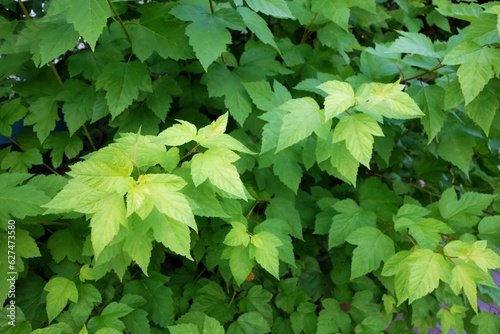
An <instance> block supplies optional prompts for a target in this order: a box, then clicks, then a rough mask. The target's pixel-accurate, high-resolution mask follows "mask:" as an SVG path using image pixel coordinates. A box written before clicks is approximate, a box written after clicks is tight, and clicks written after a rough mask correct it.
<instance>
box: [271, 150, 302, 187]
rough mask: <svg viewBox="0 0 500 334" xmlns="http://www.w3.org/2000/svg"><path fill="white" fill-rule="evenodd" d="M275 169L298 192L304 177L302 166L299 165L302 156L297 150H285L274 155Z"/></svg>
mask: <svg viewBox="0 0 500 334" xmlns="http://www.w3.org/2000/svg"><path fill="white" fill-rule="evenodd" d="M274 159H275V160H274V166H273V171H274V173H275V174H276V175H277V176H278V178H279V179H280V181H281V182H283V183H284V184H285V185H286V186H287V187H288V188H290V189H292V190H293V191H294V192H295V193H297V191H298V189H299V184H300V181H301V179H302V173H303V172H302V168H301V167H300V165H299V162H300V160H299V159H300V158H299V157H298V156H297V153H296V152H293V151H292V150H291V149H290V150H283V151H280V152H278V153H276V154H275V155H274Z"/></svg>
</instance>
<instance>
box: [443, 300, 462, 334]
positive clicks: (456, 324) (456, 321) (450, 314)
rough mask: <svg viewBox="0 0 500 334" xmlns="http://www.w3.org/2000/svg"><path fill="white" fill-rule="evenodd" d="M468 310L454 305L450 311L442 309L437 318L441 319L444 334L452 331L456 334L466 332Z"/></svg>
mask: <svg viewBox="0 0 500 334" xmlns="http://www.w3.org/2000/svg"><path fill="white" fill-rule="evenodd" d="M466 310H467V308H465V307H463V306H459V305H452V306H451V307H450V308H449V310H446V309H441V310H439V311H438V313H437V317H438V318H439V319H441V326H442V329H443V332H444V333H449V331H450V329H453V330H454V331H456V333H463V332H464V321H463V318H465V311H466Z"/></svg>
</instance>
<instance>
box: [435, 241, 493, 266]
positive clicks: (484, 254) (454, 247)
mask: <svg viewBox="0 0 500 334" xmlns="http://www.w3.org/2000/svg"><path fill="white" fill-rule="evenodd" d="M486 247H487V242H486V241H485V240H480V241H476V242H474V243H468V242H463V241H460V240H453V241H451V242H450V243H448V244H447V245H446V246H445V247H444V253H445V254H446V255H447V256H452V257H458V258H459V259H461V260H464V261H466V262H468V261H472V262H474V263H475V264H476V265H477V266H478V267H479V268H481V269H482V270H484V271H485V272H488V269H497V268H500V256H499V255H498V254H497V253H495V252H494V251H493V250H491V249H489V248H486Z"/></svg>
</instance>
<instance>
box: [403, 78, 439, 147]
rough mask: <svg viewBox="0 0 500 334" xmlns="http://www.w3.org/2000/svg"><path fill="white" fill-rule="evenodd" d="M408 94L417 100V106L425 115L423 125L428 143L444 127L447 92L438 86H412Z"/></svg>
mask: <svg viewBox="0 0 500 334" xmlns="http://www.w3.org/2000/svg"><path fill="white" fill-rule="evenodd" d="M408 94H409V95H410V96H411V97H412V98H413V99H414V100H415V102H416V103H417V105H418V106H419V107H420V109H422V111H423V112H424V113H425V116H424V117H422V120H421V121H422V125H423V126H424V129H425V132H426V133H427V137H428V138H429V139H428V143H430V142H431V141H432V140H433V139H434V138H435V137H436V135H437V134H438V133H439V131H441V129H442V128H443V125H444V101H443V96H444V95H445V91H444V89H443V88H441V87H440V86H437V85H432V86H423V87H422V86H420V85H412V86H411V87H410V88H409V89H408Z"/></svg>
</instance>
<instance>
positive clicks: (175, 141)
mask: <svg viewBox="0 0 500 334" xmlns="http://www.w3.org/2000/svg"><path fill="white" fill-rule="evenodd" d="M179 123H180V124H174V125H172V126H171V127H169V128H167V129H165V130H163V131H162V132H161V133H160V134H159V135H158V137H157V139H155V140H154V142H157V143H161V144H164V145H168V146H180V145H183V144H185V143H188V142H190V141H192V140H194V139H195V138H196V134H197V131H198V130H197V129H196V126H194V125H193V124H191V123H189V122H187V121H183V120H179Z"/></svg>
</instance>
